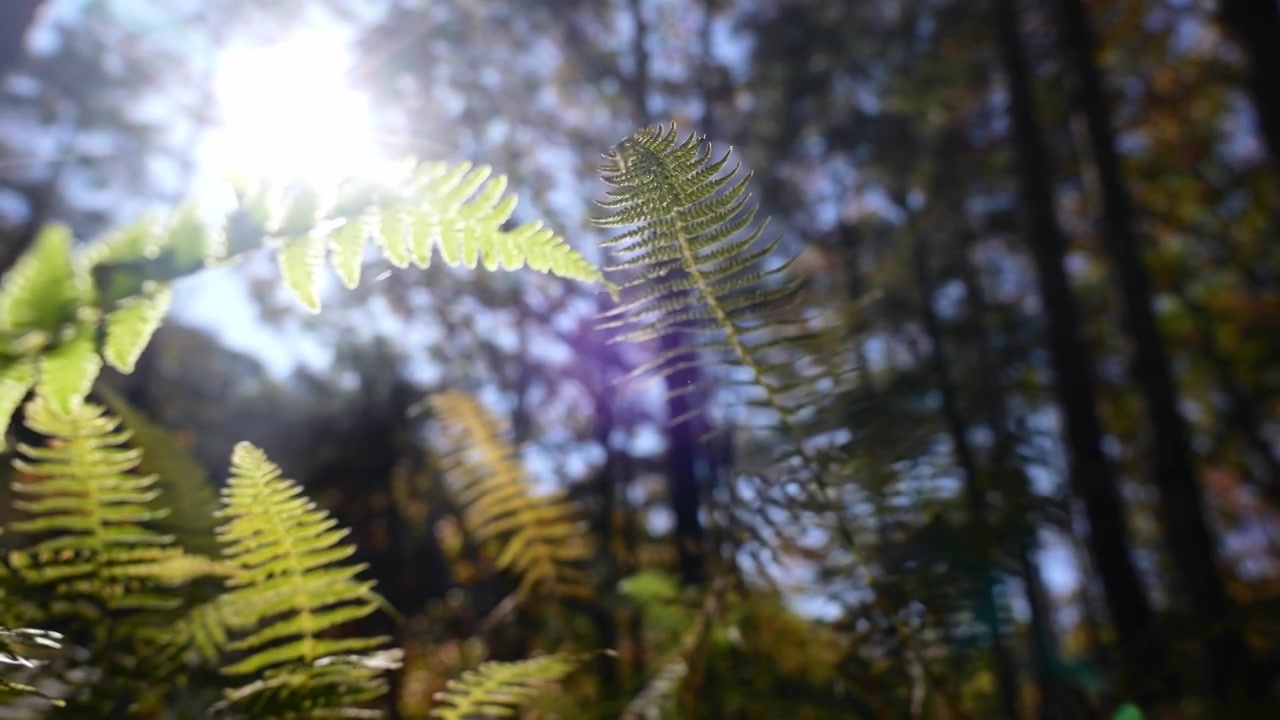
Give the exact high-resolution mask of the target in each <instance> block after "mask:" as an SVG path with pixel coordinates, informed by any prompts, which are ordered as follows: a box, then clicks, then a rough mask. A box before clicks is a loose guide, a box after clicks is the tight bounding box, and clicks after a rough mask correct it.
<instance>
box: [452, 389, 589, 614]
mask: <svg viewBox="0 0 1280 720" xmlns="http://www.w3.org/2000/svg"><path fill="white" fill-rule="evenodd" d="M430 403H431V406H432V409H433V411H434V413H435V415H436V416H437V417H438V418H439V419H440V420H441V422H442V423H443V425H444V428H445V433H446V442H447V443H448V446H449V447H448V450H449V452H448V454H447V456H446V457H447V458H448V459H449V460H451V461H452V467H451V468H450V469H451V470H453V473H452V478H453V479H454V480H455V488H454V490H455V493H456V496H457V499H458V503H459V505H461V506H462V507H463V519H464V521H465V522H466V524H467V527H468V528H469V530H470V532H471V533H472V535H473V536H474V537H475V538H476V539H477V540H479V541H481V542H484V541H488V540H497V541H499V542H500V543H501V550H500V551H499V552H498V556H497V558H496V559H495V561H494V564H495V565H496V566H497V567H498V568H500V569H503V570H508V571H511V572H513V573H515V574H516V575H518V576H519V578H520V586H519V589H518V591H517V594H518V596H519V597H521V598H527V597H529V594H530V593H532V592H533V591H534V590H535V589H542V590H543V591H545V592H547V593H549V594H552V595H557V596H574V597H590V596H591V594H592V593H591V588H590V585H589V583H590V578H589V576H588V574H587V573H586V571H585V570H584V569H582V568H581V567H579V566H578V565H579V564H580V563H583V562H585V561H586V560H588V559H590V558H591V557H592V552H591V548H590V546H589V544H588V543H587V542H585V530H584V527H583V524H582V523H581V522H579V521H577V520H576V519H575V514H576V513H575V508H574V506H573V504H572V503H571V502H570V501H569V499H568V498H567V496H566V494H565V493H564V491H563V490H559V489H557V490H556V491H553V492H551V493H549V494H547V495H543V496H535V495H534V494H533V493H532V492H531V489H530V482H529V479H528V478H527V477H526V475H525V470H524V467H523V466H522V465H521V463H520V461H519V460H518V459H517V458H516V456H515V451H514V450H513V449H512V448H511V446H510V445H509V444H508V443H507V442H506V441H504V440H503V439H502V438H501V437H500V434H501V432H502V428H501V427H500V425H499V423H498V420H497V419H496V418H494V417H493V416H492V415H491V414H490V413H489V412H487V411H486V410H485V409H484V408H483V407H482V406H481V405H480V403H479V401H477V400H476V399H475V398H473V397H471V396H470V395H468V394H466V393H462V392H457V391H446V392H441V393H437V394H435V395H433V396H432V397H431V400H430Z"/></svg>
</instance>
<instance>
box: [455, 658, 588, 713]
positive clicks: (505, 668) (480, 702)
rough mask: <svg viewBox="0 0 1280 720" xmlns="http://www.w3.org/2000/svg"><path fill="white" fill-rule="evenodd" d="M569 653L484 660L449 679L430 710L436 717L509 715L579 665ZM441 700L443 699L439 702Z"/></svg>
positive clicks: (577, 660)
mask: <svg viewBox="0 0 1280 720" xmlns="http://www.w3.org/2000/svg"><path fill="white" fill-rule="evenodd" d="M579 663H580V658H578V657H576V656H571V655H564V654H560V655H547V656H544V657H539V658H533V659H530V660H521V661H518V662H487V663H484V664H482V665H481V666H480V667H478V668H476V669H474V670H468V671H466V672H465V673H463V674H462V677H460V678H458V679H457V680H450V681H449V682H448V684H446V685H445V689H444V690H443V691H441V692H439V693H437V694H436V696H435V699H436V701H437V702H439V703H442V705H439V706H437V707H436V708H434V709H433V710H432V711H431V717H433V718H437V719H438V720H478V719H480V718H490V717H512V716H514V715H515V711H516V709H518V708H520V707H521V706H523V705H526V704H528V703H530V702H532V701H533V700H536V699H537V698H538V697H539V696H541V695H542V694H543V693H544V692H546V690H547V687H548V686H549V685H551V684H552V683H555V682H559V681H560V680H563V679H564V678H565V677H566V676H568V675H569V673H571V672H573V671H574V670H575V669H576V668H577V667H578V665H579ZM443 703H447V706H446V705H443Z"/></svg>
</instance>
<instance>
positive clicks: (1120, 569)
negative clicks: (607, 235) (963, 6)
mask: <svg viewBox="0 0 1280 720" xmlns="http://www.w3.org/2000/svg"><path fill="white" fill-rule="evenodd" d="M993 8H994V12H995V17H994V20H995V25H996V32H997V42H998V46H999V59H1000V65H1001V67H1002V69H1003V72H1004V76H1005V80H1006V82H1007V83H1008V89H1009V110H1008V111H1009V120H1010V125H1011V131H1012V142H1013V149H1014V154H1015V156H1016V160H1017V173H1018V180H1019V186H1020V190H1021V196H1022V207H1023V213H1024V216H1023V233H1024V236H1025V238H1026V243H1027V245H1028V248H1029V250H1030V252H1031V255H1032V258H1033V260H1034V263H1035V268H1036V274H1037V278H1038V281H1039V291H1040V300H1041V303H1042V304H1043V306H1044V311H1045V315H1046V317H1047V320H1048V345H1049V356H1050V363H1051V366H1052V369H1053V375H1054V389H1055V392H1056V395H1057V398H1058V403H1059V405H1060V406H1061V409H1062V416H1063V420H1064V424H1065V426H1066V444H1067V449H1068V464H1069V468H1068V472H1069V474H1070V480H1071V486H1072V489H1073V491H1074V492H1075V493H1076V494H1077V495H1078V496H1079V497H1080V498H1081V500H1082V501H1083V503H1084V506H1085V512H1086V514H1087V516H1088V520H1089V539H1088V542H1089V549H1090V555H1091V557H1092V558H1093V561H1094V563H1095V564H1096V565H1097V569H1098V573H1099V575H1100V576H1101V578H1102V584H1103V587H1104V589H1105V593H1106V599H1107V606H1108V610H1109V611H1110V613H1111V619H1112V622H1113V623H1114V624H1115V628H1116V634H1117V636H1118V638H1119V641H1120V643H1121V645H1123V647H1124V648H1125V650H1126V652H1127V658H1126V660H1127V661H1126V663H1125V665H1126V667H1125V671H1126V675H1127V677H1126V681H1127V682H1128V683H1129V684H1132V683H1135V682H1137V681H1138V680H1139V678H1142V677H1144V676H1145V675H1146V674H1147V673H1148V672H1149V671H1150V668H1151V667H1152V663H1151V662H1150V661H1151V660H1152V659H1153V658H1159V657H1160V656H1159V655H1158V654H1156V653H1155V652H1154V651H1155V643H1156V638H1155V636H1154V632H1153V617H1152V612H1151V604H1150V601H1149V600H1148V598H1147V595H1146V590H1145V588H1144V587H1143V586H1142V583H1141V581H1140V579H1139V577H1138V573H1137V570H1136V569H1135V567H1134V564H1133V557H1132V543H1131V541H1130V538H1129V531H1128V529H1127V528H1126V525H1125V515H1124V506H1123V503H1122V500H1121V497H1120V492H1119V487H1118V485H1117V481H1116V476H1115V473H1114V471H1113V469H1112V467H1111V465H1110V463H1109V462H1108V461H1107V458H1106V456H1105V455H1104V454H1103V451H1102V426H1101V423H1100V422H1099V419H1098V413H1097V409H1096V407H1095V406H1094V399H1095V394H1094V393H1095V381H1094V370H1093V367H1094V365H1093V357H1092V353H1091V352H1090V351H1089V349H1088V347H1087V346H1086V345H1085V343H1084V342H1083V340H1082V339H1081V337H1080V335H1079V332H1080V314H1079V309H1078V306H1077V304H1076V299H1075V296H1074V294H1073V292H1072V289H1071V286H1070V283H1069V282H1068V279H1067V274H1066V270H1065V268H1064V265H1063V261H1064V258H1065V255H1066V250H1067V241H1066V236H1065V234H1064V233H1063V231H1062V227H1061V226H1060V225H1059V223H1058V218H1057V216H1056V214H1055V210H1054V192H1053V174H1052V169H1051V167H1050V160H1049V152H1048V149H1047V147H1046V143H1045V139H1044V137H1043V132H1042V131H1041V127H1040V120H1039V118H1038V117H1037V114H1036V107H1035V98H1034V93H1033V89H1032V84H1031V74H1030V64H1029V63H1030V60H1029V58H1028V56H1027V52H1026V49H1025V47H1024V46H1023V41H1022V37H1021V31H1020V29H1019V24H1020V23H1019V13H1018V8H1017V5H1016V0H995V3H994V5H993Z"/></svg>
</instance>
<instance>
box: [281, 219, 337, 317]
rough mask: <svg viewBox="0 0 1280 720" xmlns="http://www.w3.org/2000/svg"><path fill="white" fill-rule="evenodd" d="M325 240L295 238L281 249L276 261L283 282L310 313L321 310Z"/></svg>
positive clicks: (316, 237) (309, 237)
mask: <svg viewBox="0 0 1280 720" xmlns="http://www.w3.org/2000/svg"><path fill="white" fill-rule="evenodd" d="M325 242H326V241H325V239H324V238H323V237H318V236H311V235H307V236H302V237H296V238H293V239H291V240H288V241H286V242H285V244H284V247H282V248H280V253H279V255H277V256H276V257H277V261H278V264H279V266H280V274H281V275H282V276H283V278H284V284H285V286H286V287H288V288H289V289H290V290H292V291H293V295H294V297H296V298H298V301H299V302H301V303H302V304H303V306H304V307H306V308H307V309H308V310H310V311H311V312H313V313H316V312H320V269H321V267H323V265H324V256H325Z"/></svg>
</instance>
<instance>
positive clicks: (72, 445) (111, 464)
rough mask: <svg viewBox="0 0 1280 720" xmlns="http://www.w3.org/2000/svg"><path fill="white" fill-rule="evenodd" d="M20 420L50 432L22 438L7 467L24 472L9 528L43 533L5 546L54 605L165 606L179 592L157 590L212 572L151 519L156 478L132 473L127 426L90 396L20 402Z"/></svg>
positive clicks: (76, 608)
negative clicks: (79, 400)
mask: <svg viewBox="0 0 1280 720" xmlns="http://www.w3.org/2000/svg"><path fill="white" fill-rule="evenodd" d="M26 419H27V424H28V425H29V426H30V427H31V429H32V430H34V431H36V432H38V433H41V434H43V435H46V436H49V437H51V438H52V441H51V443H50V445H49V446H47V447H32V446H29V445H25V444H24V445H20V446H19V451H20V452H21V457H19V458H18V459H16V460H14V466H15V467H16V468H17V469H18V470H19V471H21V472H23V473H24V474H26V475H27V476H28V477H29V478H30V479H29V480H27V481H25V482H20V483H17V484H15V487H14V490H15V492H16V493H17V494H18V495H19V497H20V498H24V499H19V500H15V502H14V506H15V507H16V508H17V509H18V510H20V511H21V512H22V513H23V514H24V516H25V517H23V518H22V519H19V520H15V521H13V522H12V523H10V528H12V529H14V530H16V531H18V532H23V533H30V534H33V535H36V536H38V537H40V538H42V539H40V540H39V541H38V542H35V543H34V544H30V545H27V546H26V547H25V548H24V549H23V550H19V551H14V552H12V553H11V554H10V566H11V567H12V568H13V569H14V572H15V573H16V574H17V576H18V577H19V578H20V579H21V580H22V581H23V582H24V583H27V584H29V585H37V586H39V585H45V586H51V587H53V588H56V590H57V597H58V603H57V604H58V606H59V607H62V608H65V609H67V610H69V611H71V612H72V614H77V615H79V614H87V615H88V617H89V618H96V617H99V616H100V614H101V613H103V612H107V611H119V610H168V609H172V608H174V607H176V606H177V605H178V603H179V599H178V598H177V597H176V596H175V595H172V594H169V593H166V592H164V591H163V587H164V586H169V585H180V584H183V583H184V582H186V581H189V580H190V579H192V578H194V577H200V576H205V575H212V574H218V573H219V570H218V568H217V567H216V565H215V563H214V562H213V561H211V560H209V559H208V558H198V559H197V558H192V557H188V556H186V555H185V554H183V552H182V550H181V548H178V547H173V546H172V542H173V538H172V537H171V536H168V535H164V534H161V533H159V532H156V531H155V530H154V529H152V528H151V527H150V524H151V523H152V522H153V521H154V520H155V519H156V518H157V517H159V516H160V514H161V511H158V510H156V509H155V508H154V506H153V505H152V501H153V500H154V499H155V497H156V494H157V493H158V492H159V491H158V489H157V488H156V487H155V486H156V482H157V478H156V477H155V476H154V475H151V476H139V475H136V474H134V472H133V471H134V469H135V468H136V467H137V465H138V462H139V460H140V453H139V451H137V450H134V449H130V448H127V447H124V443H125V442H126V441H127V440H128V438H129V433H128V431H122V430H120V421H119V420H118V419H116V418H114V417H111V416H110V415H107V414H106V412H105V410H104V409H103V408H101V407H99V406H97V405H93V404H89V403H85V404H82V405H80V406H79V407H78V408H77V409H76V410H75V411H74V412H73V413H71V414H63V413H61V412H59V411H57V410H55V409H54V408H52V407H51V406H50V405H49V404H48V403H47V402H45V401H44V400H43V399H42V398H39V397H37V398H35V399H34V400H32V401H30V402H29V403H28V404H27V406H26Z"/></svg>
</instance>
